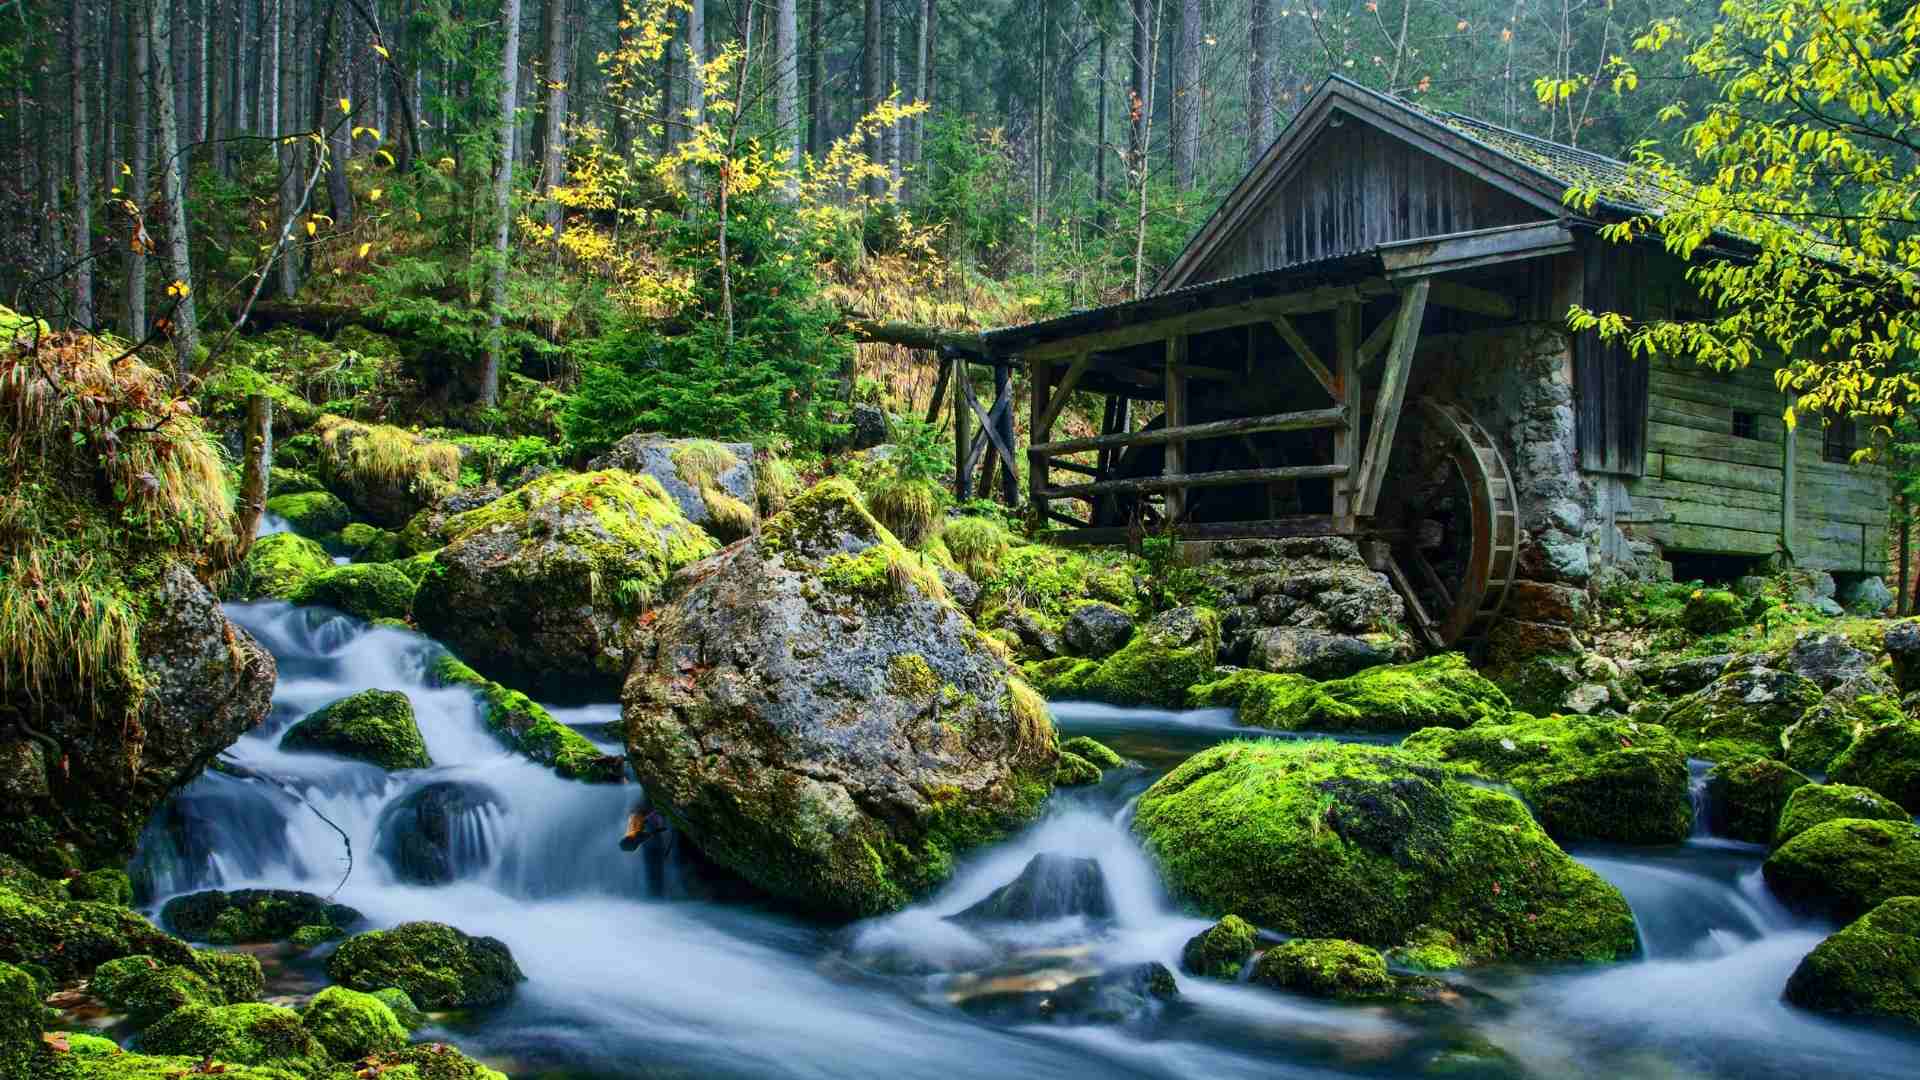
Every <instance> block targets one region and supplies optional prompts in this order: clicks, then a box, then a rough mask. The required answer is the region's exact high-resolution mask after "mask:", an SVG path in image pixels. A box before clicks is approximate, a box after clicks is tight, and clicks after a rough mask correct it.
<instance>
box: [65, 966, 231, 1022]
mask: <svg viewBox="0 0 1920 1080" xmlns="http://www.w3.org/2000/svg"><path fill="white" fill-rule="evenodd" d="M87 985H88V989H89V991H90V992H91V993H92V994H93V996H94V997H96V998H98V999H100V1001H102V1002H104V1003H105V1004H106V1005H107V1007H109V1008H111V1009H113V1010H114V1011H115V1012H121V1013H125V1014H126V1015H127V1016H128V1018H130V1019H131V1020H132V1021H133V1022H134V1023H135V1024H138V1025H142V1026H144V1025H147V1024H151V1023H153V1022H154V1021H155V1020H158V1019H160V1018H161V1017H163V1016H165V1015H167V1014H168V1013H170V1012H172V1011H174V1010H175V1009H178V1008H181V1007H183V1006H186V1005H225V1004H226V1003H227V996H226V994H224V993H222V992H221V990H220V988H219V987H217V986H215V985H214V984H213V983H212V982H210V981H208V980H207V978H206V977H205V976H204V975H202V974H200V973H199V972H198V971H195V970H193V969H192V968H189V967H186V966H184V965H181V964H161V963H160V962H159V961H157V960H155V959H154V958H153V957H151V956H126V957H121V958H120V959H118V960H109V961H108V962H106V963H104V964H101V965H100V966H99V967H98V968H97V969H95V971H94V973H93V978H92V979H90V980H89V981H88V984H87Z"/></svg>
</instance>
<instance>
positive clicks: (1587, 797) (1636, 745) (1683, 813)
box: [1401, 713, 1693, 844]
mask: <svg viewBox="0 0 1920 1080" xmlns="http://www.w3.org/2000/svg"><path fill="white" fill-rule="evenodd" d="M1401 746H1402V747H1403V748H1404V749H1406V750H1407V751H1409V752H1411V753H1414V754H1418V755H1420V756H1422V757H1428V758H1432V759H1433V760H1435V761H1443V762H1447V763H1449V764H1453V765H1459V766H1462V767H1464V768H1466V769H1469V770H1471V771H1472V772H1474V773H1477V774H1479V775H1481V776H1485V777H1487V778H1488V779H1492V780H1499V781H1502V782H1505V783H1508V784H1512V785H1513V787H1514V789H1515V790H1517V791H1519V792H1520V794H1521V795H1522V796H1524V797H1525V798H1526V800H1527V802H1528V803H1529V804H1530V805H1531V806H1532V807H1533V811H1534V814H1535V816H1537V817H1538V818H1539V819H1540V824H1541V825H1542V826H1544V827H1545V828H1546V830H1547V833H1548V835H1550V836H1552V837H1553V838H1554V839H1555V840H1558V841H1561V842H1563V843H1565V842H1568V841H1573V840H1612V841H1617V842H1620V843H1626V844H1671V843H1678V842H1680V841H1682V840H1685V839H1686V838H1687V835H1688V834H1689V833H1690V832H1691V831H1692V829H1693V799H1692V795H1691V792H1690V791H1689V777H1688V772H1687V757H1686V754H1685V753H1684V752H1683V751H1682V750H1681V749H1680V745H1679V743H1677V742H1676V741H1675V740H1674V738H1673V736H1671V735H1669V734H1668V733H1667V730H1666V729H1665V728H1663V727H1660V726H1658V725H1656V724H1640V723H1636V722H1634V721H1631V720H1626V719H1618V718H1609V717H1584V716H1549V717H1543V718H1539V719H1535V718H1534V717H1530V716H1527V715H1526V714H1525V713H1515V714H1513V715H1512V717H1511V719H1510V720H1509V721H1508V722H1506V723H1498V722H1491V721H1487V722H1482V723H1478V724H1475V725H1474V726H1472V727H1468V728H1464V729H1460V730H1453V729H1449V728H1427V729H1425V730H1422V731H1416V732H1414V733H1413V734H1412V735H1409V736H1407V738H1406V741H1405V742H1403V743H1402V744H1401Z"/></svg>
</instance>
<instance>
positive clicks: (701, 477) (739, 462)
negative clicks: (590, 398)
mask: <svg viewBox="0 0 1920 1080" xmlns="http://www.w3.org/2000/svg"><path fill="white" fill-rule="evenodd" d="M587 467H588V468H589V469H622V470H625V471H626V472H629V473H633V474H635V475H643V476H651V477H653V478H654V479H655V480H656V481H658V482H659V484H660V486H661V487H662V488H664V489H665V490H666V492H667V495H668V496H670V497H671V498H672V499H673V501H674V502H675V503H677V504H678V505H679V507H680V512H681V513H682V514H684V515H686V518H687V520H688V521H690V522H692V523H694V524H695V525H698V526H700V527H701V528H703V529H705V530H707V531H708V532H709V533H712V534H713V535H714V537H715V538H716V539H718V540H720V541H721V542H722V543H732V542H733V541H735V540H738V539H740V538H741V537H743V536H746V535H747V534H748V533H750V532H752V531H753V529H754V526H755V525H757V524H759V517H758V513H757V512H756V510H755V507H756V506H757V505H758V503H759V495H758V493H757V492H756V491H755V474H754V467H753V445H752V444H751V443H720V442H714V441H713V440H711V439H670V438H666V437H665V436H661V435H654V434H648V433H644V432H642V433H636V434H633V435H629V436H627V437H626V438H624V439H621V440H620V441H619V442H617V443H614V444H613V447H612V449H610V450H608V451H607V452H606V453H604V454H602V455H600V456H599V457H597V458H594V459H593V460H592V461H590V462H588V463H587Z"/></svg>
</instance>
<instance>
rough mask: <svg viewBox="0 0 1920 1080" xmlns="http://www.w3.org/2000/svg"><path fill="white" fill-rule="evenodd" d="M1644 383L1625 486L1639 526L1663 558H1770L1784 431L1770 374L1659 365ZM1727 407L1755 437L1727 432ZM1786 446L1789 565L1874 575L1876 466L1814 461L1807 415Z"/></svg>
mask: <svg viewBox="0 0 1920 1080" xmlns="http://www.w3.org/2000/svg"><path fill="white" fill-rule="evenodd" d="M1647 375H1648V384H1649V399H1648V415H1647V462H1646V473H1645V475H1644V476H1641V477H1639V478H1637V479H1634V480H1631V481H1629V483H1628V486H1627V490H1628V492H1629V494H1630V495H1631V496H1632V500H1633V504H1632V510H1631V520H1632V521H1634V522H1638V523H1640V524H1638V525H1637V529H1638V530H1639V531H1643V532H1644V533H1645V534H1646V535H1648V536H1649V537H1651V538H1652V539H1654V540H1657V541H1659V542H1660V544H1661V545H1662V546H1664V547H1666V548H1668V549H1670V550H1673V551H1686V552H1711V553H1724V554H1731V555H1753V556H1765V555H1771V554H1773V553H1774V552H1775V551H1776V550H1777V549H1778V547H1779V538H1780V532H1781V491H1782V484H1783V480H1784V475H1785V474H1784V473H1783V471H1782V468H1781V465H1782V458H1783V449H1784V440H1785V436H1786V425H1785V423H1784V422H1783V420H1782V419H1781V412H1782V409H1783V407H1784V404H1785V401H1784V399H1783V397H1782V396H1781V394H1780V392H1779V391H1778V390H1776V389H1775V388H1774V384H1773V372H1772V370H1771V369H1761V368H1759V367H1753V368H1747V369H1745V370H1741V371H1735V372H1729V373H1724V374H1722V373H1718V372H1714V371H1711V370H1708V369H1706V368H1702V367H1699V366H1698V365H1695V364H1693V363H1691V362H1687V361H1675V360H1671V359H1666V358H1660V359H1656V360H1653V361H1652V362H1651V363H1650V370H1649V371H1648V373H1647ZM1736 411H1741V412H1747V413H1751V414H1752V415H1753V418H1754V435H1755V437H1754V438H1751V439H1747V438H1739V437H1735V436H1734V435H1733V434H1732V431H1733V414H1734V413H1735V412H1736ZM1796 438H1797V440H1798V442H1797V446H1796V457H1797V462H1796V466H1795V493H1796V498H1795V504H1796V505H1795V537H1794V540H1795V547H1794V553H1793V554H1794V560H1795V563H1796V564H1797V565H1799V566H1803V567H1808V568H1812V569H1819V570H1831V571H1839V572H1842V573H1884V572H1885V565H1886V549H1887V494H1886V493H1887V476H1886V472H1885V470H1884V469H1883V468H1881V467H1878V466H1871V465H1843V464H1833V463H1829V462H1826V461H1823V460H1822V459H1821V444H1822V434H1821V429H1820V426H1819V422H1818V420H1817V419H1816V418H1804V419H1803V422H1802V423H1801V425H1800V428H1799V430H1798V432H1797V434H1796Z"/></svg>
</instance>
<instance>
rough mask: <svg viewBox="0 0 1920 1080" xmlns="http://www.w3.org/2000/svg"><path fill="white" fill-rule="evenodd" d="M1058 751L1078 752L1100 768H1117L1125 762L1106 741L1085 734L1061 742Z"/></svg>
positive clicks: (1065, 752)
mask: <svg viewBox="0 0 1920 1080" xmlns="http://www.w3.org/2000/svg"><path fill="white" fill-rule="evenodd" d="M1060 752H1061V753H1063V754H1078V755H1079V756H1080V757H1083V758H1085V759H1086V760H1087V761H1089V762H1091V763H1092V764H1094V765H1095V766H1097V767H1099V768H1100V769H1102V770H1105V769H1117V768H1119V767H1121V766H1122V765H1125V764H1126V763H1127V759H1126V758H1123V757H1121V756H1120V755H1119V754H1116V753H1114V752H1113V750H1112V748H1110V747H1109V746H1107V744H1106V743H1103V742H1101V741H1100V740H1098V739H1094V738H1091V737H1089V736H1086V735H1076V736H1074V737H1073V738H1071V739H1068V740H1067V741H1065V742H1063V743H1061V744H1060Z"/></svg>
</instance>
